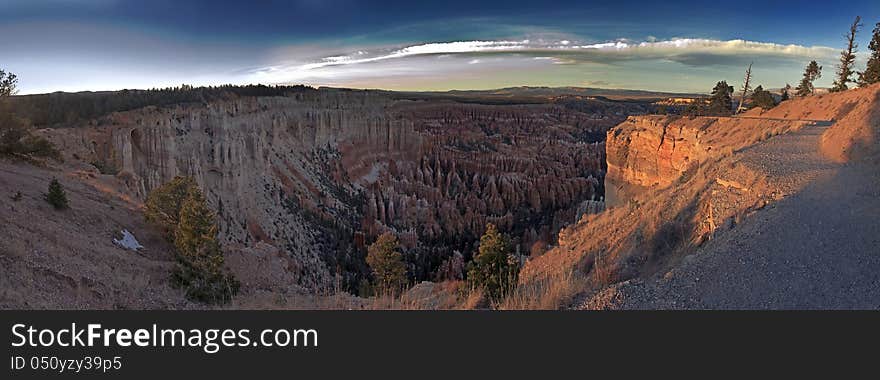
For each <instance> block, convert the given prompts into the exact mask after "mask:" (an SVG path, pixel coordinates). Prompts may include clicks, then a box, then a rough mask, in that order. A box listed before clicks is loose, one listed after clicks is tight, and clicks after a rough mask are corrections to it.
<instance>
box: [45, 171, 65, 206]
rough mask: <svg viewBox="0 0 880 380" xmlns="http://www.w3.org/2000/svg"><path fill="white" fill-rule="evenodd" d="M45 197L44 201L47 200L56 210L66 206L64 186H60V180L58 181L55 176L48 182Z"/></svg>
mask: <svg viewBox="0 0 880 380" xmlns="http://www.w3.org/2000/svg"><path fill="white" fill-rule="evenodd" d="M45 198H46V202H49V204H50V205H52V207H55V209H56V210H63V209H66V208H67V207H68V204H67V192H65V191H64V186H61V182H58V179H56V178H52V182H49V192H48V193H46V195H45Z"/></svg>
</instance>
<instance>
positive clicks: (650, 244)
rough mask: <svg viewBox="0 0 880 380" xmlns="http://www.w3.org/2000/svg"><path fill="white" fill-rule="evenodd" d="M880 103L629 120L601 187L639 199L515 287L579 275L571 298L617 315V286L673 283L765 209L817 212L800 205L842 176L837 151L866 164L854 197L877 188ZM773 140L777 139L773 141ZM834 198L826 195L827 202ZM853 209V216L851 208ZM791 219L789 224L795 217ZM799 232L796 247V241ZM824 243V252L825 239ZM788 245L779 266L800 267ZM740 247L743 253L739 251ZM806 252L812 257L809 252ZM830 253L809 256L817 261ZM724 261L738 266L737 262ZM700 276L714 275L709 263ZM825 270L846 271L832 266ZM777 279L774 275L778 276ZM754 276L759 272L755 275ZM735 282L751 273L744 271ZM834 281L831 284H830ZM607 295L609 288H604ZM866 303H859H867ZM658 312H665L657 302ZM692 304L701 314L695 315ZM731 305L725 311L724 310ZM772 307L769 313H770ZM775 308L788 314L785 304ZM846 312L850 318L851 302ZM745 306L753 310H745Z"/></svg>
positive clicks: (595, 222)
mask: <svg viewBox="0 0 880 380" xmlns="http://www.w3.org/2000/svg"><path fill="white" fill-rule="evenodd" d="M878 92H880V86H872V87H869V88H865V89H857V90H851V91H847V92H844V93H840V94H829V95H821V96H815V97H808V98H801V99H794V100H790V101H788V102H785V103H783V104H781V105H779V106H778V107H776V108H774V109H773V110H770V111H767V112H761V111H760V110H753V111H750V112H748V113H746V114H745V115H741V116H738V117H735V118H681V117H668V116H645V117H634V118H630V119H628V120H627V121H626V122H624V123H622V124H621V125H620V126H618V127H616V128H614V129H612V130H610V131H609V138H608V142H607V144H608V161H609V162H608V167H609V173H608V179H609V182H608V184H607V186H608V187H612V186H614V187H626V186H638V189H639V191H637V192H631V193H630V194H627V198H626V199H625V200H624V201H622V202H617V203H616V206H615V207H612V208H610V209H609V210H608V211H606V212H604V213H602V214H599V215H591V216H588V217H585V218H582V219H581V220H580V221H579V223H577V224H575V225H573V226H571V227H569V228H566V229H565V230H563V231H562V232H561V233H560V236H559V246H558V247H556V248H554V249H553V250H551V251H549V252H548V253H547V254H546V255H544V256H542V257H540V258H538V259H535V260H532V261H530V262H529V263H527V265H526V266H525V268H523V271H522V276H521V282H522V284H523V285H526V286H525V287H526V288H528V285H530V284H541V283H542V282H546V281H547V279H548V278H549V279H554V278H561V277H565V276H562V275H560V274H565V273H578V274H582V275H583V276H584V277H585V278H586V281H587V285H586V286H581V287H579V288H577V289H581V290H578V292H580V293H579V294H580V295H579V296H577V297H575V299H574V302H575V303H576V304H581V305H583V306H586V307H600V308H605V307H610V308H614V307H617V306H615V305H619V303H621V302H627V301H621V300H625V299H627V293H625V292H626V290H625V289H630V288H632V287H631V286H617V285H614V284H619V283H624V284H630V283H631V282H626V281H643V280H644V281H648V282H650V283H654V281H661V280H658V279H659V278H664V277H663V276H673V275H672V274H669V273H672V272H670V269H672V268H677V267H679V266H680V263H681V262H682V260H685V259H686V258H687V260H691V258H690V255H691V254H693V253H694V252H708V251H712V250H711V249H708V248H706V249H704V248H701V247H703V246H715V244H716V243H715V241H727V239H733V238H731V236H738V235H737V234H738V233H740V232H739V231H740V230H739V229H738V228H737V227H736V226H738V225H740V224H744V223H757V224H756V226H755V227H754V228H753V229H752V230H753V231H760V230H761V229H762V227H760V222H755V221H754V220H755V218H758V217H759V216H760V215H765V214H764V213H765V212H767V211H765V210H766V209H767V208H768V206H769V207H771V208H773V207H776V206H775V205H777V204H781V203H780V202H794V204H795V205H799V206H797V207H813V206H809V205H808V202H806V201H805V200H804V199H805V198H804V196H803V195H800V194H801V193H804V192H805V191H807V190H805V189H810V188H812V186H814V183H816V181H820V180H821V179H822V178H825V177H827V176H828V173H829V172H828V171H829V170H837V169H836V168H834V167H833V165H832V162H833V161H832V160H840V159H844V157H842V156H841V154H840V153H841V152H848V153H847V155H845V157H847V158H849V159H853V158H860V159H861V160H860V161H859V163H856V162H853V163H851V165H859V166H860V167H863V168H866V169H860V170H865V171H861V173H862V174H860V176H861V178H862V181H861V182H858V183H860V184H861V185H859V186H855V190H856V191H862V192H864V191H870V190H868V188H870V186H869V184H871V183H872V182H871V181H875V178H876V175H873V176H872V175H870V172H871V170H874V171H875V174H876V166H871V165H876V164H870V163H871V162H874V161H876V154H877V153H878V149H877V145H876V141H877V140H876V135H877V129H878V128H877V125H878V124H877V121H878V113H877V111H876V110H877V109H878V107H877V104H876V96H877V93H878ZM822 118H828V119H825V120H823V119H822ZM779 134H782V135H783V136H782V137H774V136H776V135H779ZM790 139H792V140H790ZM811 139H812V140H811ZM786 141H792V143H786ZM829 148H830V149H829ZM819 152H822V153H824V155H823V154H820V153H819ZM872 157H874V158H872ZM827 158H830V159H831V160H829V159H827ZM865 159H866V160H867V161H865ZM871 160H874V161H871ZM865 162H868V163H867V164H865ZM862 165H867V166H862ZM871 168H873V169H871ZM857 189H862V190H857ZM830 193H833V192H823V193H822V194H830ZM844 203H845V202H844ZM855 204H856V203H854V204H853V205H855ZM853 205H851V206H850V207H856V206H853ZM860 205H861V206H858V207H856V208H855V209H852V210H853V214H852V215H853V217H852V218H850V219H848V220H850V221H851V222H853V223H856V222H857V221H858V220H859V218H860V217H864V216H865V214H864V213H865V212H867V211H866V210H864V209H862V206H865V207H872V206H870V203H861V204H860ZM848 208H849V207H848ZM801 210H802V209H801ZM855 210H860V211H855ZM786 215H789V218H793V217H791V216H790V215H793V214H792V213H791V212H788V213H787V214H786ZM829 217H830V215H822V214H821V213H818V214H817V213H810V218H819V219H820V221H819V222H818V223H820V224H824V222H821V220H822V219H823V218H825V219H827V218H829ZM794 219H797V218H794ZM785 222H791V223H795V225H797V221H795V220H788V221H785V220H776V221H775V222H768V223H785ZM828 223H829V225H832V226H834V225H839V226H840V227H842V226H843V225H844V224H845V223H843V224H841V222H840V221H839V220H838V221H831V220H828ZM834 223H837V224H834ZM763 228H769V227H768V226H764V227H763ZM832 232H834V233H835V234H839V236H837V235H835V236H837V237H834V238H832V237H827V239H829V241H832V240H834V239H837V238H839V239H844V240H845V239H851V240H855V241H859V242H861V241H864V239H865V238H866V237H867V236H866V235H865V234H864V231H861V230H853V231H851V232H848V231H846V230H845V229H842V228H840V229H838V228H836V229H834V230H833V231H832ZM781 233H782V232H780V234H781ZM798 233H801V234H803V236H801V237H797V234H798ZM785 234H786V235H785V236H789V238H788V239H795V240H797V239H801V240H803V241H808V240H809V239H810V238H816V237H817V236H818V235H811V234H815V232H809V231H808V230H791V231H788V230H787V232H785ZM807 235H809V236H807ZM780 236H781V235H780ZM771 238H772V236H771ZM819 239H820V240H821V241H824V240H823V239H825V238H819ZM734 240H737V239H734ZM765 240H766V239H765ZM771 240H772V239H771ZM707 242H709V243H708V244H707ZM788 243H791V244H794V245H791V244H788ZM788 243H786V244H783V243H779V244H778V248H779V249H785V250H790V251H786V253H785V254H786V255H788V256H785V257H790V258H791V257H794V256H791V254H795V256H796V253H798V252H803V251H804V250H803V247H801V248H797V247H796V245H797V244H796V242H794V241H791V242H788ZM745 246H746V247H747V246H748V244H746V245H745ZM853 246H854V247H860V248H857V249H856V250H857V251H858V252H857V254H856V256H858V255H862V256H861V257H862V259H864V258H865V257H864V255H865V254H866V253H870V252H869V251H870V250H869V249H868V250H866V247H868V246H869V245H861V246H859V245H858V244H855V245H853ZM737 247H740V248H743V246H742V245H739V246H737ZM769 247H772V246H771V245H765V246H764V248H765V249H771V248H769ZM806 251H808V252H810V250H809V249H807V250H806ZM728 252H731V254H732V252H739V254H744V255H749V254H753V253H755V254H757V253H759V252H763V251H762V250H760V249H757V248H756V249H755V250H754V251H750V250H749V249H746V248H743V250H739V249H730V250H728ZM828 252H830V251H825V252H822V251H815V252H814V253H815V254H816V255H819V256H821V255H823V254H826V253H828ZM730 259H731V260H735V258H733V257H732V256H731V257H730ZM706 260H709V261H705V260H703V259H696V260H693V261H694V262H697V261H699V262H704V261H705V262H710V261H712V259H706ZM742 260H751V259H742ZM742 260H741V261H742ZM834 260H835V259H834V258H830V257H823V258H822V260H820V261H825V262H826V263H832V264H833V263H835V261H834ZM751 262H757V261H751ZM695 265H696V264H687V266H686V267H688V268H697V266H695ZM706 265H721V264H718V263H715V262H714V261H712V263H709V264H706ZM683 267H684V266H683ZM830 267H832V268H838V269H839V268H842V267H841V266H838V265H830ZM700 268H702V270H701V271H699V272H696V269H694V271H689V273H708V272H707V271H706V270H707V269H708V268H706V267H700ZM774 268H777V270H778V269H779V268H781V267H774ZM716 269H717V268H716ZM751 270H754V271H755V272H756V273H761V272H760V270H759V269H757V268H752V269H751ZM813 272H815V271H813ZM712 273H716V274H720V273H724V271H714V272H712ZM740 273H749V272H748V270H747V269H746V268H743V271H742V272H740ZM771 273H772V271H771V272H767V273H766V274H767V275H768V276H770V277H767V278H768V279H769V278H771V277H772V276H771ZM811 273H812V272H811ZM823 273H824V274H823V275H826V276H844V274H842V273H837V274H834V271H833V270H830V271H826V272H823ZM574 277H575V278H579V277H578V276H574ZM698 277H700V276H699V275H698V274H696V275H693V276H690V275H683V276H682V277H681V278H682V279H689V280H687V281H690V280H694V281H696V280H697V278H698ZM742 277H743V279H742V281H743V283H744V284H743V285H742V286H745V287H746V288H749V289H750V290H749V291H750V292H751V294H753V295H756V294H762V293H761V288H760V287H761V286H764V285H758V284H756V285H755V286H756V287H755V288H750V287H749V285H748V284H747V283H749V281H750V280H748V279H745V277H747V276H742ZM565 278H568V277H565ZM818 280H819V281H821V279H818ZM719 281H720V280H719ZM768 281H769V280H768ZM833 282H834V281H832V279H831V278H829V280H828V283H829V284H830V283H833ZM672 283H674V284H681V282H670V284H672ZM719 283H720V282H719ZM729 284H730V283H729ZM609 285H612V286H611V287H610V288H608V286H609ZM765 285H766V284H765ZM776 285H779V286H783V287H785V286H790V287H796V286H797V285H796V284H795V282H785V281H782V280H781V281H780V283H779V284H776ZM688 286H689V287H690V288H689V289H697V290H698V289H705V288H704V287H703V286H701V285H699V284H696V285H694V284H690V283H689V284H688ZM829 286H830V285H829ZM555 287H556V288H559V287H561V286H559V285H556V286H555ZM618 288H620V289H624V290H619V289H618ZM603 289H605V290H603ZM639 289H641V288H639ZM662 289H664V290H663V291H665V292H668V293H663V294H665V295H666V296H669V297H666V298H664V299H665V300H667V301H670V302H671V301H673V300H676V299H678V300H681V299H682V298H681V297H685V298H686V297H687V295H686V294H684V293H683V294H681V295H675V294H674V293H675V290H674V289H670V288H668V287H664V288H662ZM821 289H826V288H825V287H821ZM837 289H841V287H838V288H837ZM716 290H718V292H720V293H724V292H725V290H724V288H723V287H717V289H716ZM826 290H828V292H829V293H828V294H832V293H833V292H832V291H831V290H830V288H827V289H826ZM823 291H824V290H823ZM768 292H769V291H768ZM651 294H654V295H657V294H660V293H651ZM687 294H693V293H687ZM871 294H873V293H870V292H867V293H865V295H866V296H870V295H871ZM673 296H674V297H673ZM679 296H681V297H679ZM633 297H634V298H637V299H640V300H642V301H643V303H638V302H639V301H633V302H636V303H631V304H629V305H630V306H629V307H652V306H650V305H652V304H651V303H648V302H649V301H648V300H649V299H650V298H651V297H652V296H647V298H645V297H641V298H640V297H635V296H633ZM664 297H665V296H664ZM817 299H818V298H817ZM568 301H569V302H571V301H572V300H571V299H569V300H568ZM800 301H801V302H806V301H804V300H800ZM863 301H865V299H863ZM661 304H662V305H661ZM795 304H796V302H795V303H789V304H788V305H795ZM632 305H641V306H632ZM653 305H655V306H653V307H671V306H670V304H668V303H662V302H661V303H655V304H653ZM663 305H665V306H663ZM692 305H695V307H700V306H699V305H701V304H700V303H693V304H692ZM702 305H704V306H706V305H708V304H702ZM731 305H733V306H731ZM736 305H737V304H736V303H733V304H727V307H737V306H736ZM768 305H770V306H769V307H773V306H772V305H773V303H772V302H771V303H770V304H768ZM776 305H777V307H784V306H783V304H781V303H778V304H776ZM841 305H847V304H846V303H842V304H841ZM848 305H850V306H849V307H853V306H855V305H857V303H850V304H848ZM859 305H861V304H859ZM740 306H742V307H748V306H747V305H746V304H740ZM828 307H832V304H828Z"/></svg>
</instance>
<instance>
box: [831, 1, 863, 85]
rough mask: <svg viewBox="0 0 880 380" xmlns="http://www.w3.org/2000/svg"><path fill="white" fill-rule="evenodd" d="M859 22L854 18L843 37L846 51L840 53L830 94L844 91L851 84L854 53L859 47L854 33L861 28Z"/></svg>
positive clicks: (858, 18)
mask: <svg viewBox="0 0 880 380" xmlns="http://www.w3.org/2000/svg"><path fill="white" fill-rule="evenodd" d="M860 21H861V17H859V16H856V20H855V21H853V23H852V26H850V27H849V33H847V34H846V35H845V36H844V37H845V38H846V49H844V50H843V51H841V52H840V64H839V65H838V66H837V79H835V80H834V84H833V85H832V86H831V92H838V91H845V90H847V89H848V88H849V87H848V86H847V85H846V84H847V83H849V82H852V79H850V77H851V76H852V74H853V65H854V64H855V61H856V52H857V51H858V47H859V45H858V44H857V43H856V33H858V31H859V28H860V27H861V26H862V24H861V23H860Z"/></svg>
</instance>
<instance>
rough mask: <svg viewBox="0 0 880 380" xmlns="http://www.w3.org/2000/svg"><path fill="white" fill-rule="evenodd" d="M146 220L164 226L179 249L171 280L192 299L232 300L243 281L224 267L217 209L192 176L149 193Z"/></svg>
mask: <svg viewBox="0 0 880 380" xmlns="http://www.w3.org/2000/svg"><path fill="white" fill-rule="evenodd" d="M144 215H145V217H146V219H147V221H149V222H151V223H154V224H155V225H157V226H159V227H160V228H162V230H163V231H164V232H165V235H166V237H167V238H168V240H169V241H171V242H172V243H174V247H175V248H176V252H175V258H176V262H177V265H176V266H175V267H174V269H173V270H172V272H171V279H172V283H173V284H174V285H175V286H178V287H180V288H183V289H184V290H185V291H186V296H187V298H189V299H192V300H196V301H199V302H205V303H211V304H223V303H227V302H229V301H230V300H232V297H233V296H234V295H235V294H236V293H237V292H238V289H239V286H240V284H239V283H238V281H237V280H236V279H235V277H234V276H233V275H232V274H231V273H229V272H228V271H227V270H226V268H225V266H224V261H225V260H224V258H223V250H222V249H221V247H220V243H219V242H218V241H217V224H216V222H215V215H214V212H213V211H211V209H210V208H209V207H208V203H207V201H206V200H205V197H204V195H203V194H202V191H201V190H199V187H198V185H197V184H196V182H195V180H193V179H192V178H190V177H180V176H178V177H174V179H172V180H171V181H169V182H168V183H166V184H164V185H162V186H159V187H158V188H156V189H154V190H153V191H151V192H150V194H149V195H148V196H147V201H146V204H145V208H144Z"/></svg>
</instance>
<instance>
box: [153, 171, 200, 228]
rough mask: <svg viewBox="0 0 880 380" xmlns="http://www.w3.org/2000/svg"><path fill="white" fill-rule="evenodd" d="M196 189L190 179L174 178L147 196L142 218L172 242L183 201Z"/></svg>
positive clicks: (196, 186)
mask: <svg viewBox="0 0 880 380" xmlns="http://www.w3.org/2000/svg"><path fill="white" fill-rule="evenodd" d="M197 188H198V185H196V182H195V181H194V180H193V179H192V178H191V177H181V176H177V177H174V179H172V180H171V181H169V182H167V183H165V184H163V185H162V186H159V187H157V188H156V189H154V190H153V191H151V192H150V194H149V195H147V200H146V202H144V216H145V217H146V219H147V221H148V222H150V223H153V224H155V225H157V226H159V227H160V228H161V229H162V230H163V231H164V232H165V234H166V237H168V238H169V240H173V238H174V236H173V234H174V230H175V229H177V225H178V223H179V219H180V209H181V207H183V201H184V200H186V198H187V196H189V193H190V192H191V191H192V190H193V189H197Z"/></svg>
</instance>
